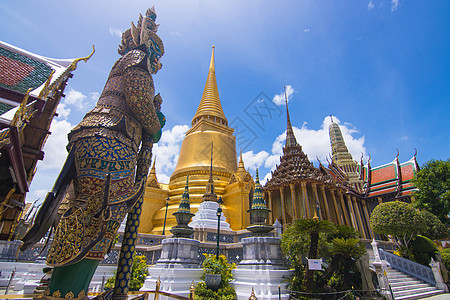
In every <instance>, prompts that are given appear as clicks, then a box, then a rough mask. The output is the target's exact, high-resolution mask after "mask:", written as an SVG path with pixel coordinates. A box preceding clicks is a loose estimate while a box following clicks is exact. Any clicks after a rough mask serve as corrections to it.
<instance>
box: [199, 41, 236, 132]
mask: <svg viewBox="0 0 450 300" xmlns="http://www.w3.org/2000/svg"><path fill="white" fill-rule="evenodd" d="M202 117H204V118H209V119H213V120H214V118H216V121H218V122H219V123H221V124H222V123H223V125H228V120H227V118H226V117H225V114H224V113H223V109H222V105H221V103H220V98H219V90H218V89H217V82H216V68H215V66H214V46H212V54H211V62H210V64H209V72H208V77H207V79H206V84H205V89H204V90H203V95H202V99H201V101H200V105H199V106H198V108H197V112H196V113H195V115H194V118H192V126H194V124H195V123H197V122H198V121H199V120H200V119H201V118H202Z"/></svg>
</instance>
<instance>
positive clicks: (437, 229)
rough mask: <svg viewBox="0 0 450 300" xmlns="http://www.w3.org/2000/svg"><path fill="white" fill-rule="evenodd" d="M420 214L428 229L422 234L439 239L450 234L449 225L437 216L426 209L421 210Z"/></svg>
mask: <svg viewBox="0 0 450 300" xmlns="http://www.w3.org/2000/svg"><path fill="white" fill-rule="evenodd" d="M420 214H422V217H423V219H424V222H425V225H426V229H425V230H424V231H423V232H422V235H424V236H426V237H428V238H430V239H432V240H438V239H442V238H445V237H447V236H448V233H447V227H446V226H445V225H444V223H442V222H441V220H439V218H438V217H437V216H435V215H434V214H432V213H430V212H429V211H426V210H423V211H421V212H420Z"/></svg>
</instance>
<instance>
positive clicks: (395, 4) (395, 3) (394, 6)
mask: <svg viewBox="0 0 450 300" xmlns="http://www.w3.org/2000/svg"><path fill="white" fill-rule="evenodd" d="M399 5H400V0H391V11H396V10H397V8H398V7H399Z"/></svg>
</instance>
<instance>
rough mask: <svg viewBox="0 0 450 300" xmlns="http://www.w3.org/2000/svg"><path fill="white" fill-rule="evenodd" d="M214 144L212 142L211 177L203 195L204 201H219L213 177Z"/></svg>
mask: <svg viewBox="0 0 450 300" xmlns="http://www.w3.org/2000/svg"><path fill="white" fill-rule="evenodd" d="M213 145H214V144H213V143H212V142H211V164H210V167H209V178H208V183H207V184H206V192H205V194H204V195H203V201H217V195H216V193H215V192H214V179H213V149H214V146H213Z"/></svg>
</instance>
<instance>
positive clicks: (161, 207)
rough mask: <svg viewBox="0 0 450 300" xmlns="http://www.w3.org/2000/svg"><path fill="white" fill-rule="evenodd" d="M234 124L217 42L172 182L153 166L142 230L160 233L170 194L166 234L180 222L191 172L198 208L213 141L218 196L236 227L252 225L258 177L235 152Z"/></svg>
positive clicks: (193, 198)
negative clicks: (218, 70) (226, 106)
mask: <svg viewBox="0 0 450 300" xmlns="http://www.w3.org/2000/svg"><path fill="white" fill-rule="evenodd" d="M233 132H234V129H233V128H230V127H228V120H227V118H226V117H225V114H224V112H223V109H222V105H221V103H220V98H219V92H218V88H217V82H216V74H215V65H214V46H213V49H212V55H211V63H210V66H209V72H208V77H207V80H206V84H205V88H204V91H203V95H202V98H201V101H200V105H199V106H198V109H197V112H196V113H195V115H194V117H193V119H192V124H191V128H190V129H189V130H188V131H187V133H186V137H185V138H184V140H183V142H182V144H181V149H180V153H179V157H178V162H177V165H176V167H175V171H174V172H173V174H172V175H171V177H170V182H169V184H168V185H167V184H160V183H158V180H157V178H156V173H155V170H154V168H152V171H151V173H150V175H149V179H148V185H147V188H146V192H145V195H144V205H143V212H142V217H141V225H140V227H139V232H141V233H151V234H161V233H162V231H163V227H164V217H165V213H166V198H167V197H169V198H170V201H169V205H168V208H167V209H168V211H167V220H166V227H165V233H166V234H168V232H169V231H168V229H170V228H171V227H173V226H175V225H176V224H177V223H176V220H175V218H174V217H173V215H172V214H173V213H174V212H176V211H177V209H178V206H179V203H180V201H181V196H182V194H183V191H184V187H185V183H186V178H187V176H189V197H190V202H191V211H192V212H193V213H195V212H196V211H197V210H198V207H199V205H200V203H201V202H202V197H203V194H204V193H205V190H206V187H207V184H208V178H209V172H210V164H211V143H212V144H213V153H214V155H213V160H212V174H213V177H214V191H215V194H216V195H217V198H219V197H222V200H223V206H222V208H223V213H224V215H225V217H226V218H227V220H228V222H229V223H230V226H231V229H232V230H241V229H245V228H246V227H247V226H248V225H249V216H248V214H247V213H246V212H247V210H248V209H249V208H250V197H249V195H250V194H252V193H253V190H254V186H255V184H254V181H253V179H252V177H251V176H250V174H249V173H248V172H247V171H245V168H244V163H243V161H242V155H241V157H240V162H239V166H238V163H237V155H236V138H235V137H234V136H233Z"/></svg>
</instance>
